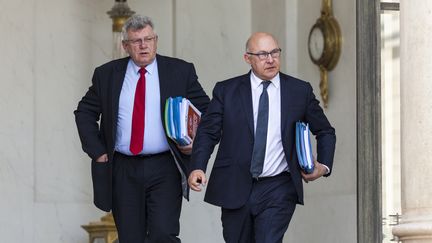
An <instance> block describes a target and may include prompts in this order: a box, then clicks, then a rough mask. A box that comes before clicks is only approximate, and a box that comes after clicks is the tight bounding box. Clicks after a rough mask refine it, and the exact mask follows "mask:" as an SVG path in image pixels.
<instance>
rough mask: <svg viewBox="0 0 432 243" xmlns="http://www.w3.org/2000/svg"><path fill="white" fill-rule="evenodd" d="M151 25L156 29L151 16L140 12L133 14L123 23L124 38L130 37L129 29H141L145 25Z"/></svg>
mask: <svg viewBox="0 0 432 243" xmlns="http://www.w3.org/2000/svg"><path fill="white" fill-rule="evenodd" d="M147 26H150V27H151V28H152V29H154V24H153V21H152V20H151V18H150V17H147V16H142V15H139V14H134V15H132V16H131V17H130V18H129V19H128V20H126V22H125V23H124V25H123V28H122V38H123V40H127V39H128V35H127V32H128V30H140V29H144V28H145V27H147Z"/></svg>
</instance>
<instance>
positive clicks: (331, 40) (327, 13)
mask: <svg viewBox="0 0 432 243" xmlns="http://www.w3.org/2000/svg"><path fill="white" fill-rule="evenodd" d="M315 28H319V29H320V30H321V31H322V33H323V36H324V50H323V53H322V54H321V56H320V58H318V59H314V58H313V57H312V54H311V51H310V48H309V47H310V46H309V43H310V38H311V33H312V31H313V30H314V29H315ZM341 46H342V34H341V30H340V27H339V23H338V22H337V20H336V18H335V17H334V16H333V10H332V1H331V0H322V7H321V16H320V17H319V18H318V19H317V21H316V22H315V24H314V25H313V26H312V28H311V30H310V32H309V37H308V51H309V57H310V59H311V60H312V62H313V63H314V64H316V65H317V66H318V67H319V69H320V76H321V80H320V91H321V98H322V100H323V103H324V107H325V108H327V106H328V71H331V70H333V69H334V68H335V66H336V65H337V63H338V61H339V57H340V54H341Z"/></svg>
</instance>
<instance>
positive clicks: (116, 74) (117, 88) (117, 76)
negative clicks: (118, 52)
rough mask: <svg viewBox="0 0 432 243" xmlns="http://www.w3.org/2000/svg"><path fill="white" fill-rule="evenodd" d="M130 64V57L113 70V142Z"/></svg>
mask: <svg viewBox="0 0 432 243" xmlns="http://www.w3.org/2000/svg"><path fill="white" fill-rule="evenodd" d="M128 62H129V57H126V58H123V59H122V60H121V63H120V65H118V66H116V67H115V68H114V70H113V76H112V100H111V102H112V107H111V108H112V111H113V112H112V114H113V115H112V118H111V121H112V124H111V125H112V131H113V134H112V136H113V141H115V136H116V132H117V117H118V109H119V99H120V92H121V89H122V86H123V81H124V78H125V75H126V69H127V65H128Z"/></svg>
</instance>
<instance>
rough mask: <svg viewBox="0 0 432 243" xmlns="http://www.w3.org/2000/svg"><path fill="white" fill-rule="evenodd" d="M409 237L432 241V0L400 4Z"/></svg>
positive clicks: (397, 231) (398, 230)
mask: <svg viewBox="0 0 432 243" xmlns="http://www.w3.org/2000/svg"><path fill="white" fill-rule="evenodd" d="M400 14H401V15H400V16H401V20H400V24H401V133H402V134H401V156H402V165H401V168H402V185H401V186H402V188H401V189H402V219H401V224H400V225H398V226H396V227H395V228H394V229H393V234H394V235H396V236H398V237H399V239H400V240H401V241H402V242H404V243H420V242H421V243H424V242H432V24H431V23H432V1H429V0H409V1H401V4H400Z"/></svg>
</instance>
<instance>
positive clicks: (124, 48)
mask: <svg viewBox="0 0 432 243" xmlns="http://www.w3.org/2000/svg"><path fill="white" fill-rule="evenodd" d="M122 47H123V50H125V52H126V53H127V54H129V52H128V49H127V43H126V41H122Z"/></svg>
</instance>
